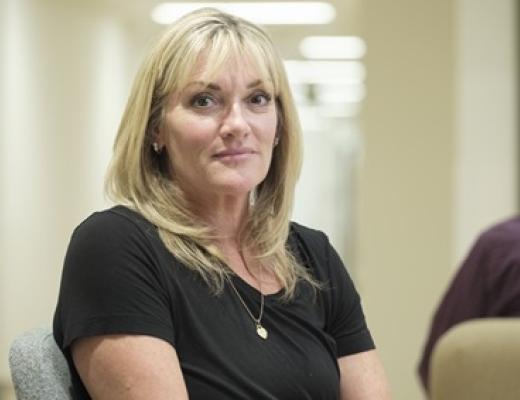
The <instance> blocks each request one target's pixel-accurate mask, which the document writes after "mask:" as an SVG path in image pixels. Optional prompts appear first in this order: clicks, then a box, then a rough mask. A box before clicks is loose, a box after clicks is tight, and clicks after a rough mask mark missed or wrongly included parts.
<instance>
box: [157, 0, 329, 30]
mask: <svg viewBox="0 0 520 400" xmlns="http://www.w3.org/2000/svg"><path fill="white" fill-rule="evenodd" d="M203 7H213V8H216V9H219V10H221V11H224V12H226V13H229V14H233V15H236V16H238V17H242V18H244V19H247V20H249V21H251V22H254V23H257V24H261V25H315V24H328V23H329V22H331V21H332V20H333V19H334V18H335V17H336V9H335V8H334V6H333V5H332V4H330V3H327V2H320V1H287V2H284V1H280V2H235V3H161V4H159V5H157V6H156V7H155V8H154V9H153V10H152V12H151V18H152V20H153V21H155V22H157V23H159V24H170V23H172V22H173V21H175V20H176V19H178V18H180V17H181V16H183V15H184V14H187V13H189V12H191V11H194V10H197V9H199V8H203Z"/></svg>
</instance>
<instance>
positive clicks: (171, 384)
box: [72, 335, 188, 400]
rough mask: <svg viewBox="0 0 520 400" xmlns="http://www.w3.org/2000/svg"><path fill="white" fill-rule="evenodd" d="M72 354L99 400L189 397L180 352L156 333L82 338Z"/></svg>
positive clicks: (83, 376) (82, 377) (171, 399)
mask: <svg viewBox="0 0 520 400" xmlns="http://www.w3.org/2000/svg"><path fill="white" fill-rule="evenodd" d="M72 357H73V360H74V364H75V366H76V369H77V370H78V373H79V375H80V377H81V380H82V381H83V384H84V385H85V387H86V388H87V391H88V392H89V394H90V396H91V397H92V398H93V399H95V400H98V399H99V400H104V399H107V400H120V399H121V400H123V399H124V400H141V399H142V400H147V399H154V400H162V399H168V400H178V399H179V400H185V399H188V393H187V391H186V385H185V383H184V378H183V376H182V372H181V368H180V365H179V360H178V358H177V352H176V351H175V349H174V348H173V346H172V345H171V344H169V343H168V342H166V341H164V340H162V339H158V338H155V337H152V336H144V335H103V336H94V337H89V338H83V339H78V340H76V341H75V342H74V343H73V344H72Z"/></svg>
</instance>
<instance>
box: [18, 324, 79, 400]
mask: <svg viewBox="0 0 520 400" xmlns="http://www.w3.org/2000/svg"><path fill="white" fill-rule="evenodd" d="M9 367H10V369H11V376H12V379H13V383H14V389H15V392H16V398H17V399H18V400H37V399H38V400H40V399H53V400H71V399H72V395H71V390H72V389H71V388H72V383H71V376H70V370H69V367H68V365H67V361H66V360H65V357H64V356H63V353H62V352H61V351H60V349H59V348H58V346H57V345H56V342H55V341H54V337H53V336H52V332H51V330H50V329H49V328H38V329H33V330H31V331H28V332H25V333H23V334H21V335H19V336H17V337H16V338H15V340H14V341H13V343H12V344H11V347H10V349H9Z"/></svg>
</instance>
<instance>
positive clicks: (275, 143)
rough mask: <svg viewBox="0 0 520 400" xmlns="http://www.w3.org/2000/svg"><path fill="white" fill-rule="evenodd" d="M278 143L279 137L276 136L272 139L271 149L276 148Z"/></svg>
mask: <svg viewBox="0 0 520 400" xmlns="http://www.w3.org/2000/svg"><path fill="white" fill-rule="evenodd" d="M279 141H280V136H279V135H276V136H275V137H274V142H273V147H276V146H278V142H279Z"/></svg>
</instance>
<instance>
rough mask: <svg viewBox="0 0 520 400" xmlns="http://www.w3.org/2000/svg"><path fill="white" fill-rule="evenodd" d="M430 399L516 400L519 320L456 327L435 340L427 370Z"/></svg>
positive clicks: (519, 365) (482, 321)
mask: <svg viewBox="0 0 520 400" xmlns="http://www.w3.org/2000/svg"><path fill="white" fill-rule="evenodd" d="M430 394H431V396H430V398H431V400H519V399H520V318H486V319H478V320H471V321H467V322H463V323H461V324H459V325H456V326H455V327H453V328H452V329H450V330H449V331H448V332H446V333H445V334H444V335H443V336H442V337H441V338H440V340H439V342H438V343H437V345H436V346H435V349H434V351H433V355H432V361H431V368H430Z"/></svg>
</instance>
